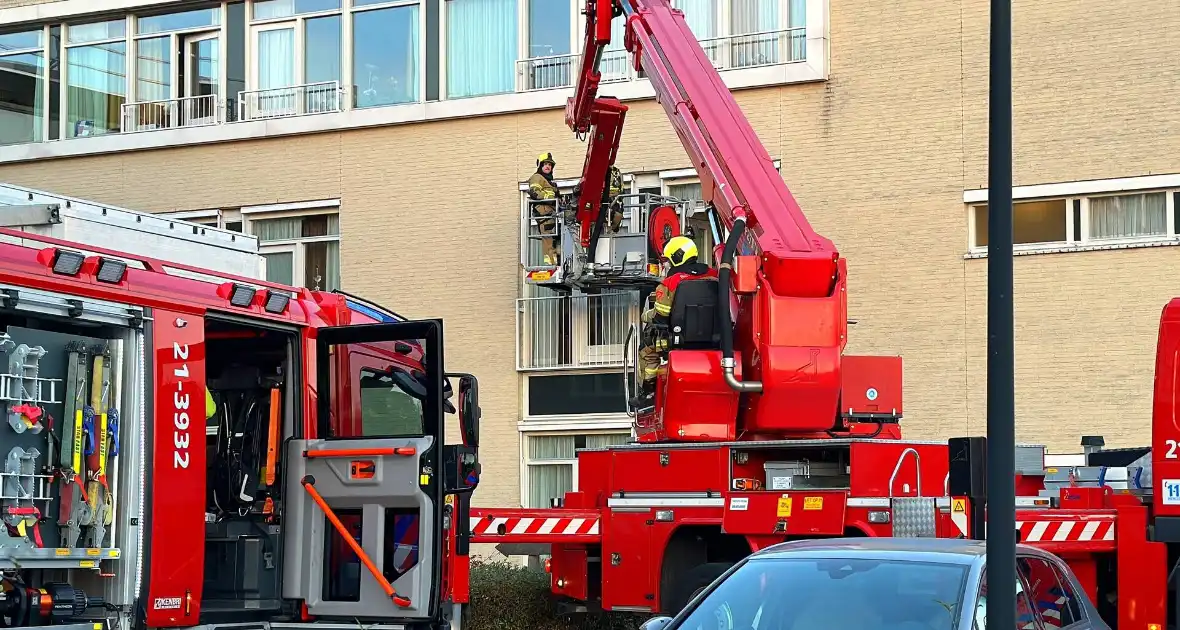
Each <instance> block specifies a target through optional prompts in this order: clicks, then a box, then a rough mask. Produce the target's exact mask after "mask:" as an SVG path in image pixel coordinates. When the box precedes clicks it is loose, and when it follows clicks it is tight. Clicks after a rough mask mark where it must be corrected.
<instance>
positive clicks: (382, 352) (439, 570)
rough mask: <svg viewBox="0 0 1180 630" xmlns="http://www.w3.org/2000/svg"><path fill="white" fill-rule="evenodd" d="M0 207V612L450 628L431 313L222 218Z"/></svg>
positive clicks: (440, 372) (457, 452) (449, 459)
mask: <svg viewBox="0 0 1180 630" xmlns="http://www.w3.org/2000/svg"><path fill="white" fill-rule="evenodd" d="M0 224H2V227H0V399H2V400H0V411H2V413H3V415H4V420H5V422H4V425H5V426H4V427H3V428H2V429H0V430H2V431H3V436H2V437H0V453H2V454H3V456H4V470H3V474H2V481H0V486H2V487H0V519H2V520H3V523H4V527H3V528H0V623H2V624H3V626H5V627H30V626H43V625H55V626H57V627H63V628H70V629H71V630H94V629H96V628H97V629H100V630H101V629H106V630H131V629H132V628H190V627H206V628H214V627H218V626H233V627H236V628H247V627H248V628H250V629H251V630H253V629H255V628H257V629H258V630H265V629H268V628H269V629H276V630H277V629H279V628H343V627H350V628H351V627H355V626H356V625H357V624H358V623H363V624H365V625H367V626H369V627H375V628H380V627H386V628H393V627H397V628H432V629H433V628H443V627H451V626H454V627H458V626H459V625H460V624H461V622H462V618H461V613H462V611H463V605H464V602H466V601H467V598H468V594H467V566H468V565H467V558H466V554H467V547H468V545H469V540H468V537H467V535H466V528H467V525H468V523H469V520H468V518H467V515H466V512H465V511H466V509H467V505H468V502H467V501H468V497H469V495H470V493H471V491H472V490H473V489H474V488H475V485H476V484H477V483H478V472H479V471H478V459H477V445H478V420H479V405H478V385H477V382H476V379H475V378H474V377H473V376H472V375H470V374H447V373H446V372H445V371H444V357H443V326H442V322H441V321H439V320H422V321H412V320H407V319H405V318H403V317H401V316H399V315H397V314H396V313H393V312H392V311H389V310H387V309H384V308H382V307H380V306H378V305H376V304H373V303H371V302H367V301H365V300H363V299H361V298H358V297H355V296H352V295H349V294H345V293H342V292H322V291H313V290H308V289H303V288H293V287H290V286H284V285H281V284H276V283H273V282H268V281H266V280H263V279H261V278H262V277H263V275H262V274H263V273H264V260H263V259H262V257H261V256H260V255H259V254H258V242H257V239H255V238H254V237H252V236H247V235H243V234H241V233H236V232H230V231H225V230H219V229H216V228H212V227H207V226H202V225H198V224H195V223H188V222H184V221H178V220H172V219H167V218H162V217H158V216H153V215H150V214H143V213H137V212H133V211H129V210H123V209H119V208H112V207H104V206H99V205H95V204H90V203H87V202H85V201H83V200H78V199H70V198H63V197H56V196H53V195H50V194H47V193H42V192H39V191H33V190H26V189H20V188H16V187H11V186H0ZM198 264H199V265H200V266H198ZM456 393H457V394H458V395H457V396H456ZM448 413H452V414H457V415H458V418H459V422H460V428H461V431H460V433H461V434H462V435H463V440H464V443H463V444H455V445H444V421H445V420H444V419H445V417H446V414H448ZM452 524H455V525H454V526H452Z"/></svg>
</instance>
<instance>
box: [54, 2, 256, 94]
mask: <svg viewBox="0 0 1180 630" xmlns="http://www.w3.org/2000/svg"><path fill="white" fill-rule="evenodd" d="M226 4H227V3H225V2H219V3H217V4H216V5H210V6H203V5H202V6H199V7H193V8H182V9H181V10H170V11H153V12H145V13H143V14H134V15H132V14H128V16H127V20H128V25H127V38H128V40H129V43H128V46H127V56H128V57H129V58H130V59H131V63H130V69H129V73H130V74H129V75H128V79H127V85H128V87H127V101H126V102H128V103H146V102H151V101H144V100H140V94H139V64H138V61H139V43H140V42H142V41H144V40H149V39H162V38H165V37H167V38H168V51H169V52H170V53H172V55H173V57H172V58H170V59H169V60H168V61H169V66H170V67H171V70H170V71H169V76H168V80H169V87H170V88H171V90H170V93H171V95H170V96H169V97H168V98H167V99H165V100H176V99H179V98H182V97H181V96H180V94H183V93H184V92H185V89H184V86H182V85H180V82H179V73H180V65H179V64H178V63H177V59H176V54H177V53H178V52H180V47H181V45H182V44H184V43H186V42H188V41H195V40H189V39H188V38H189V37H191V36H194V35H195V36H197V38H198V39H208V38H213V37H216V38H217V54H218V63H217V75H218V76H217V87H218V96H219V97H220V98H219V99H218V106H219V107H220V106H221V103H222V102H224V101H225V99H226V98H228V97H229V96H230V95H229V94H226V93H225V91H226V89H227V88H226V71H227V69H226V65H227V64H226V58H225V56H226V50H227V42H226V37H227V26H226V20H227V16H226V12H225V5H226ZM194 8H196V9H202V8H203V9H217V14H216V15H217V23H216V24H212V25H206V26H191V27H187V28H179V29H173V30H166V31H155V32H152V33H140V32H139V21H140V20H141V19H143V18H152V17H159V16H162V15H172V14H175V13H187V12H189V11H192V10H193V9H194ZM63 39H65V38H64V37H63ZM187 52H188V51H187V50H184V51H183V52H181V54H182V56H184V54H186V53H187ZM132 96H134V97H135V98H131V97H132ZM234 96H235V97H236V95H234Z"/></svg>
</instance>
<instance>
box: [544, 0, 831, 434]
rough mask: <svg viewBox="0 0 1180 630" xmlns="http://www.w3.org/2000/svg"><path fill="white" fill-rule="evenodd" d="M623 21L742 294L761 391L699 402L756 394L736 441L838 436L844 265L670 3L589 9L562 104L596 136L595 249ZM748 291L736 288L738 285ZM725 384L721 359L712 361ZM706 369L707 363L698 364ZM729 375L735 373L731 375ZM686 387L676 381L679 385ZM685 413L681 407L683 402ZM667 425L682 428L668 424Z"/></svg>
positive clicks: (748, 370)
mask: <svg viewBox="0 0 1180 630" xmlns="http://www.w3.org/2000/svg"><path fill="white" fill-rule="evenodd" d="M616 13H621V14H623V15H626V19H627V28H626V36H625V38H624V39H625V41H624V43H625V45H626V48H627V50H628V51H630V52H631V53H632V55H633V60H634V63H635V67H636V68H641V69H642V70H644V71H645V72H646V74H647V77H648V78H649V79H650V81H651V84H652V86H653V88H654V89H655V92H656V100H657V102H659V103H660V104H661V105H662V106H663V107H664V111H665V112H666V113H667V115H668V118H669V120H670V121H671V123H672V127H673V129H674V130H675V131H676V135H677V136H678V137H679V138H680V142H681V144H683V146H684V148H685V150H686V151H687V152H688V154H689V157H690V158H691V160H692V163H693V166H694V168H695V169H696V171H697V174H698V175H699V177H700V182H701V193H702V196H703V199H704V201H705V202H707V203H709V204H711V205H712V206H713V208H714V209H715V210H716V211H717V213H718V215H719V217H720V218H721V220H722V222H723V223H724V225H725V227H726V228H727V229H728V230H731V231H733V230H735V228H736V230H743V229H744V233H743V234H742V236H741V240H740V242H739V243H737V252H736V253H737V254H738V257H737V261H738V262H739V263H740V265H739V269H740V267H742V266H744V267H751V268H752V269H745V270H742V271H741V272H740V273H739V274H737V275H738V276H740V277H742V278H749V279H750V281H751V282H750V283H749V284H742V285H741V286H737V287H735V289H734V293H736V294H737V296H738V297H737V301H736V303H737V306H738V313H737V316H736V318H735V321H736V331H737V332H738V335H739V336H738V338H737V340H736V344H735V346H736V350H737V351H738V352H736V353H734V357H735V358H737V359H739V360H740V362H741V364H742V365H741V366H740V367H741V369H740V370H736V371H734V372H737V373H741V374H743V375H745V376H744V377H745V378H747V379H750V380H752V381H756V382H757V383H758V384H754V383H751V384H749V386H748V387H745V388H744V389H742V387H741V386H739V385H736V384H732V383H731V385H730V387H731V388H732V389H733V390H734V391H729V390H724V389H723V390H721V391H719V392H709V393H705V392H702V395H704V396H711V397H712V399H713V400H719V399H718V396H721V397H722V398H728V399H731V400H732V401H733V402H732V404H731V405H724V406H722V407H720V408H725V407H730V406H732V407H736V405H737V402H736V400H737V396H738V391H745V392H748V393H749V395H748V396H747V398H746V400H745V401H744V402H743V405H742V408H741V411H740V412H739V414H740V420H739V421H738V426H735V427H733V429H734V432H735V433H737V434H739V435H742V434H744V435H747V436H757V435H765V436H774V437H784V436H792V435H801V434H808V433H811V432H815V431H822V430H826V429H829V428H831V427H832V426H833V422H834V419H835V418H836V416H837V411H838V410H837V407H838V405H839V400H840V363H841V355H842V353H843V349H844V345H845V340H846V337H847V326H848V324H847V305H846V298H845V294H844V288H845V287H844V282H845V279H844V271H845V266H844V264H843V261H841V260H840V258H839V254H838V253H837V251H836V248H835V246H834V245H833V244H832V242H831V241H829V240H828V239H827V238H824V237H823V236H821V235H819V234H818V233H816V232H815V230H814V229H813V228H812V227H811V224H810V223H809V222H808V221H807V218H806V217H805V216H804V215H803V211H802V210H801V209H800V208H799V204H798V203H797V202H796V201H795V198H794V197H793V196H792V195H791V192H790V191H789V190H788V189H787V186H786V184H785V183H784V182H783V179H782V177H781V176H780V175H779V173H778V171H777V170H776V169H775V167H774V163H773V160H772V159H771V157H770V155H769V154H768V153H767V152H766V149H765V148H764V147H763V146H762V143H761V142H760V141H759V140H758V137H757V135H756V134H755V133H754V130H753V128H752V127H751V126H750V123H749V121H747V120H746V117H745V115H743V113H742V111H741V108H740V107H738V104H737V102H736V101H735V100H734V98H733V96H732V95H731V94H730V92H729V89H728V88H727V87H726V86H725V84H724V83H723V82H722V79H721V76H720V75H719V74H718V73H717V71H716V69H714V67H713V64H712V62H711V61H710V60H709V58H708V57H707V56H706V55H705V52H704V50H703V49H702V48H701V46H700V44H699V43H698V42H697V38H696V36H695V35H693V33H692V31H691V30H690V29H689V27H688V24H687V23H686V22H685V20H684V14H683V13H682V12H681V11H679V10H676V9H673V8H672V7H671V6H670V4H669V3H668V0H613V1H612V0H588V2H587V4H586V39H585V46H584V49H583V52H582V62H581V74H580V76H579V77H578V83H577V87H576V90H575V93H574V96H573V97H572V98H571V99H570V100H569V102H568V103H567V104H566V124H568V125H569V126H570V128H571V129H572V130H573V131H574V132H575V133H576V134H578V135H579V136H582V135H587V134H588V135H589V138H590V141H589V143H588V144H589V146H588V148H587V153H586V160H585V163H584V165H583V173H582V182H581V192H580V195H579V197H578V200H577V202H578V219H579V221H580V222H581V226H582V233H581V240H582V245H583V246H584V247H586V246H588V245H589V242H590V234H591V228H592V226H593V224H594V223H595V221H596V219H597V215H598V212H599V208H600V205H601V200H602V195H603V189H604V187H605V183H606V182H605V178H606V172H607V169H608V167H609V166H610V165H611V164H613V163H614V160H615V154H616V152H617V150H618V143H619V138H620V135H621V129H622V122H623V118H624V115H625V113H626V109H627V108H626V106H625V105H622V104H621V103H619V102H618V101H617V100H616V99H613V98H606V97H599V96H598V84H599V82H600V80H601V75H600V73H599V62H600V61H601V59H602V54H603V51H604V49H605V48H606V46H607V45H608V44H609V43H610V39H611V37H610V31H611V28H610V26H611V24H610V22H611V20H612V19H613V17H614V16H615V14H616ZM735 284H740V283H735ZM708 362H711V363H712V364H716V365H715V366H713V367H710V368H708V370H707V371H708V372H709V373H711V374H712V377H713V378H717V377H719V376H721V373H722V369H721V366H722V365H723V364H724V362H723V360H722V359H721V357H720V356H719V355H714V356H712V357H710V358H708ZM702 365H703V363H702ZM732 373H733V372H731V374H732ZM678 376H679V375H678ZM681 402H684V401H681ZM662 416H663V421H664V422H665V423H669V422H678V420H675V419H671V418H669V417H667V415H666V414H662Z"/></svg>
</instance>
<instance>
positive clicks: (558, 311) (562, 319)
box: [516, 291, 639, 371]
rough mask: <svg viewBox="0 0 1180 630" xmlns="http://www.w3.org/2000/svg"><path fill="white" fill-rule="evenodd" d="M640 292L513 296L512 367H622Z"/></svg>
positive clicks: (526, 368) (635, 318)
mask: <svg viewBox="0 0 1180 630" xmlns="http://www.w3.org/2000/svg"><path fill="white" fill-rule="evenodd" d="M638 321H639V294H638V293H636V292H634V291H626V292H618V293H600V294H597V295H568V296H566V295H551V296H550V295H546V296H540V297H526V298H520V299H518V300H517V301H516V330H517V342H518V344H517V352H516V369H517V370H520V371H531V370H560V369H579V368H602V367H622V366H623V360H624V356H625V351H624V343H625V341H626V339H627V329H628V328H629V327H630V326H631V324H633V323H635V322H638Z"/></svg>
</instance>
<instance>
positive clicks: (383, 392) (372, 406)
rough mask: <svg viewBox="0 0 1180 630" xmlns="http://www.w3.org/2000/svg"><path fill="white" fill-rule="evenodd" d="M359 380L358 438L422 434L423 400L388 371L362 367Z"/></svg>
mask: <svg viewBox="0 0 1180 630" xmlns="http://www.w3.org/2000/svg"><path fill="white" fill-rule="evenodd" d="M392 369H399V368H392ZM359 383H360V415H361V417H360V429H361V431H360V435H358V436H357V437H361V436H364V437H413V436H419V435H422V433H423V416H422V401H421V399H419V398H417V397H415V396H414V395H413V394H411V393H410V392H408V391H406V385H404V384H402V383H401V381H399V379H395V378H394V376H393V375H392V374H391V372H388V371H384V372H382V371H378V370H376V369H373V368H361V369H360V379H359Z"/></svg>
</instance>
